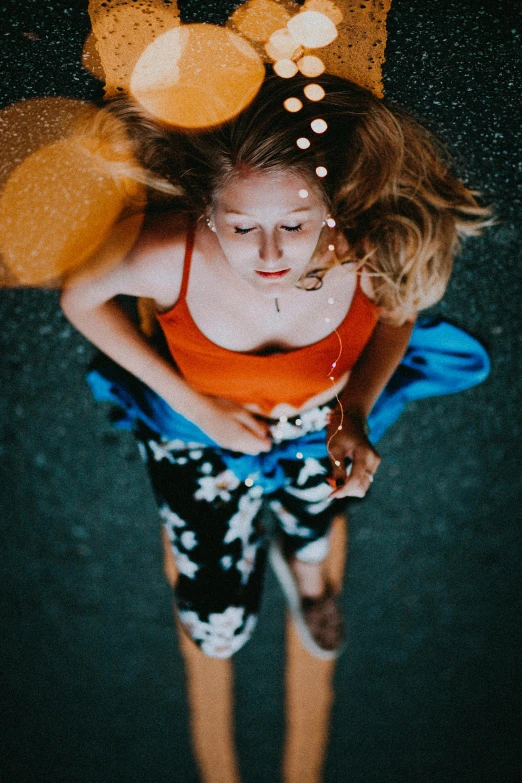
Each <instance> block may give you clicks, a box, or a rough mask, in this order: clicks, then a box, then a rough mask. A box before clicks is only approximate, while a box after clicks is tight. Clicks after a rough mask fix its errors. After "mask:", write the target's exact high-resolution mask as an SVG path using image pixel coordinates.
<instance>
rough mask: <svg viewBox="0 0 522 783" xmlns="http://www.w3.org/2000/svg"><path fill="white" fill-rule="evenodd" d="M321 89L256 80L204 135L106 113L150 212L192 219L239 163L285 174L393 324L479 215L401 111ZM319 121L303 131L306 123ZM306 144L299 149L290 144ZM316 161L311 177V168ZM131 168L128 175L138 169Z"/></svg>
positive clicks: (438, 149)
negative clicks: (314, 194)
mask: <svg viewBox="0 0 522 783" xmlns="http://www.w3.org/2000/svg"><path fill="white" fill-rule="evenodd" d="M314 82H315V83H319V84H320V85H321V86H322V87H323V89H324V91H325V96H324V98H323V99H322V100H321V101H320V102H311V101H307V100H306V99H305V98H304V99H303V107H302V109H301V110H300V111H299V112H297V113H290V112H288V111H287V110H286V109H285V108H284V105H283V104H284V101H285V99H286V98H288V97H291V96H299V97H301V98H302V97H303V88H304V87H305V86H306V84H308V83H310V80H309V79H306V78H305V77H301V76H295V77H293V78H292V79H288V80H287V79H281V78H279V77H277V76H274V75H267V77H266V79H265V81H264V84H263V86H262V88H261V90H260V91H259V93H258V95H257V96H256V98H255V99H254V101H253V102H252V103H251V104H250V106H249V107H248V108H247V109H246V110H245V111H243V112H242V113H241V114H240V115H238V116H237V117H236V118H234V119H233V120H231V121H229V122H227V123H226V124H224V125H221V126H218V127H215V128H212V129H210V130H207V131H204V132H197V133H196V132H183V131H181V130H175V129H172V128H167V127H165V126H163V125H162V124H161V123H159V122H157V121H156V120H154V119H153V118H152V117H150V116H147V115H146V114H145V113H144V112H143V110H141V109H139V108H138V107H137V106H136V105H134V104H133V103H132V102H130V101H129V100H128V99H123V100H118V99H116V100H115V101H113V102H112V104H111V105H110V106H109V109H108V111H109V112H110V114H111V115H113V116H116V117H117V118H119V120H120V121H123V123H124V125H125V127H126V128H127V132H128V134H129V137H130V140H131V143H132V145H133V149H134V153H135V156H136V157H137V159H138V161H139V167H136V166H134V167H131V168H132V169H133V171H130V172H129V176H131V177H135V178H137V179H139V180H140V181H142V182H144V183H145V184H147V185H148V186H149V202H150V204H151V208H152V209H154V208H174V209H179V210H182V211H185V212H187V213H189V214H190V215H192V216H193V217H194V218H200V217H201V216H202V215H203V214H205V213H206V212H207V210H208V209H209V208H210V207H211V206H212V203H213V200H214V199H215V197H216V194H217V193H219V190H220V188H221V187H222V186H223V185H224V184H225V183H226V182H228V181H230V179H231V178H234V177H237V176H239V175H240V174H241V173H242V172H245V171H247V170H253V171H270V172H277V171H288V170H292V171H294V172H296V173H299V174H300V175H301V176H303V177H305V178H306V179H307V181H309V182H310V183H311V184H312V185H313V186H314V187H315V188H316V189H318V190H319V192H320V193H321V194H322V197H323V199H324V202H325V204H326V205H327V207H328V209H329V211H330V213H331V214H332V216H333V217H334V218H335V220H336V223H337V227H338V229H339V230H340V231H342V232H343V234H344V236H345V237H346V240H347V243H348V247H349V250H348V252H347V253H346V254H345V255H344V256H343V257H341V258H339V259H337V260H336V262H334V263H350V262H351V263H355V264H356V267H357V269H358V270H362V269H363V268H364V269H365V270H366V272H367V273H369V275H370V276H371V279H372V282H373V289H374V299H375V301H376V303H377V304H378V305H380V306H381V307H382V308H383V310H384V311H385V312H386V313H387V316H388V318H389V320H390V321H391V322H394V323H397V324H400V323H402V322H404V321H405V320H407V319H408V318H411V317H414V315H415V313H416V312H417V311H419V310H421V309H423V308H426V307H429V306H430V305H432V304H434V303H435V302H437V301H438V300H439V299H440V298H441V297H442V296H443V294H444V291H445V289H446V286H447V283H448V280H449V277H450V274H451V271H452V264H453V258H454V256H455V254H456V253H457V251H458V249H459V246H460V242H461V239H462V238H463V237H466V236H469V235H474V234H478V233H479V232H480V230H481V229H482V228H483V227H484V226H487V225H489V224H490V223H491V222H492V221H491V219H490V210H489V209H488V208H485V207H483V206H480V204H479V203H478V201H477V195H478V194H477V192H476V191H473V190H470V189H469V188H467V187H466V186H465V185H464V184H463V182H462V181H461V180H459V179H458V178H457V176H455V174H453V173H452V171H451V169H450V165H451V164H450V159H449V155H448V153H447V151H446V150H445V148H444V147H443V145H442V144H441V143H440V142H439V141H438V140H437V139H436V137H435V136H434V135H433V134H432V133H430V132H429V131H428V130H427V129H426V128H424V127H423V126H422V125H421V124H419V123H418V122H417V121H416V120H414V119H413V118H412V117H411V116H410V115H408V114H407V113H406V112H404V111H403V110H402V109H399V108H398V107H396V106H394V105H392V104H390V103H388V102H387V101H385V100H380V99H378V98H376V97H375V96H374V95H373V94H372V93H370V92H368V91H367V90H364V89H362V88H360V87H357V86H356V85H354V84H352V83H350V82H347V81H345V80H344V79H341V78H338V77H335V76H329V75H324V76H322V77H320V78H318V79H314ZM317 118H321V119H324V120H325V121H326V123H327V126H328V127H327V130H326V132H324V133H322V134H320V135H319V134H314V133H311V132H310V123H311V121H312V120H313V119H317ZM300 136H305V137H307V138H310V139H311V142H312V143H311V145H310V147H309V148H308V149H305V150H302V149H300V148H299V147H298V146H297V145H296V140H297V139H298V138H299V137H300ZM318 166H324V167H325V168H326V169H327V172H328V174H327V176H325V177H323V178H320V177H318V176H317V174H316V168H317V167H318ZM138 171H139V173H137V172H138ZM322 250H323V246H322V241H321V239H320V241H319V245H318V248H317V251H316V253H315V255H314V258H313V259H312V260H311V264H310V268H309V270H308V272H307V274H306V275H305V277H304V279H303V281H302V284H303V287H305V288H315V287H317V285H320V284H321V280H322V276H324V274H325V273H326V272H327V271H328V267H324V266H320V265H319V266H318V264H317V258H318V257H320V255H321V251H322Z"/></svg>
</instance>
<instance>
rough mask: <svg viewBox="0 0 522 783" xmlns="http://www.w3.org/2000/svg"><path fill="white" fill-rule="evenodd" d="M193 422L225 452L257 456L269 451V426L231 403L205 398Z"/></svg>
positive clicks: (270, 446) (270, 443)
mask: <svg viewBox="0 0 522 783" xmlns="http://www.w3.org/2000/svg"><path fill="white" fill-rule="evenodd" d="M194 421H195V423H196V424H197V425H198V427H201V429H202V430H203V431H204V432H206V433H207V435H210V437H211V438H212V440H215V441H216V443H217V444H219V446H221V447H222V448H224V449H229V450H230V451H240V452H242V453H243V454H259V453H260V452H262V451H270V449H271V448H272V438H271V436H270V431H269V429H268V424H267V423H266V422H264V421H259V420H258V419H256V418H255V416H254V415H253V414H252V413H250V411H248V410H246V409H245V408H242V407H241V406H240V405H237V404H236V403H234V402H230V400H225V399H223V398H221V397H206V398H205V404H204V409H203V412H202V413H201V414H200V415H198V416H197V417H194Z"/></svg>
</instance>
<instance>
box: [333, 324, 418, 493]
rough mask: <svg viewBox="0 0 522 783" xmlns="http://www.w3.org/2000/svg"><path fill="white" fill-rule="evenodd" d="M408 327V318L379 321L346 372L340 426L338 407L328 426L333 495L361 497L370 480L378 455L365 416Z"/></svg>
mask: <svg viewBox="0 0 522 783" xmlns="http://www.w3.org/2000/svg"><path fill="white" fill-rule="evenodd" d="M412 329H413V322H412V321H406V323H404V324H403V325H402V326H392V325H390V324H388V323H385V322H384V321H379V323H378V324H377V326H376V327H375V329H374V331H373V334H372V336H371V337H370V340H369V341H368V343H367V345H366V347H365V349H364V351H363V352H362V354H361V356H360V357H359V359H358V361H357V363H356V365H355V366H354V368H353V370H352V372H351V374H350V378H349V380H348V383H347V384H346V386H345V388H344V390H343V392H342V394H341V396H340V403H341V406H340V407H341V408H342V410H343V423H342V430H339V429H338V427H339V426H340V425H341V413H340V410H338V409H336V411H334V415H333V416H332V420H331V422H330V425H329V427H328V438H331V441H330V447H329V451H330V454H331V456H332V458H333V459H332V462H333V468H332V475H333V480H334V481H335V483H336V485H339V488H338V489H337V490H336V491H335V492H334V493H333V496H334V497H347V496H353V497H363V496H364V495H365V494H366V492H367V490H368V488H369V486H370V484H371V482H372V480H373V474H374V473H375V471H376V470H377V468H378V466H379V462H380V457H379V455H378V453H377V451H376V450H375V448H374V447H373V446H372V444H371V443H370V441H369V440H368V432H367V425H366V419H367V417H368V415H369V413H370V411H371V409H372V407H373V405H374V403H375V401H376V400H377V398H378V397H379V395H380V393H381V392H382V390H383V389H384V387H385V386H386V384H387V383H388V381H389V379H390V378H391V376H392V375H393V373H394V372H395V370H396V368H397V366H398V365H399V363H400V361H401V359H402V357H403V356H404V353H405V351H406V348H407V346H408V343H409V340H410V335H411V332H412ZM346 458H348V459H350V460H351V461H352V465H351V471H350V474H349V476H348V477H347V474H346V471H345V468H344V464H345V459H346ZM336 461H337V462H339V463H340V465H336V464H335V462H336Z"/></svg>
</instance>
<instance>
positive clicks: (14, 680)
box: [0, 0, 522, 783]
mask: <svg viewBox="0 0 522 783" xmlns="http://www.w3.org/2000/svg"><path fill="white" fill-rule="evenodd" d="M236 5H237V4H236ZM85 6H86V3H82V2H73V3H71V2H69V3H67V2H58V0H57V1H56V2H48V0H43V2H36V0H29V1H26V2H25V3H23V4H20V3H12V2H11V3H7V4H4V5H2V6H1V7H0V29H1V30H2V37H3V39H4V43H5V46H4V49H3V53H2V54H1V55H0V67H1V71H2V78H1V86H0V97H1V99H2V103H3V105H7V104H9V103H11V102H14V101H17V100H21V99H27V98H30V97H36V96H42V95H64V96H69V97H75V98H90V99H94V98H97V97H99V95H100V86H99V84H98V83H97V82H96V80H95V79H94V78H93V77H91V76H89V75H88V74H87V73H86V72H85V71H83V70H82V68H81V65H80V53H81V48H82V44H83V41H84V39H85V36H86V34H87V32H88V29H89V24H88V18H87V15H86V11H85ZM180 7H181V8H182V12H183V15H184V19H185V21H189V20H191V19H199V20H205V21H214V22H221V21H223V19H224V18H226V16H227V14H228V13H229V12H230V10H232V9H233V8H234V3H218V2H214V3H210V2H209V3H205V2H196V0H193V2H190V3H189V2H185V3H182V2H181V0H180ZM521 21H522V9H521V7H520V6H519V5H517V4H516V3H512V2H507V1H505V0H503V1H502V2H500V1H498V2H481V1H480V0H460V2H454V1H453V2H451V1H450V0H438V1H437V2H428V0H394V2H393V6H392V10H391V12H390V14H389V19H388V46H387V62H386V64H385V67H384V84H385V93H386V96H387V97H388V98H390V99H392V100H394V101H397V102H398V103H399V104H401V105H403V106H404V107H406V108H407V109H409V110H410V111H412V112H413V113H414V114H415V115H416V116H419V117H420V118H422V119H423V120H424V121H425V122H426V124H427V125H428V126H429V127H430V128H431V129H432V130H434V131H435V132H437V133H438V134H439V135H440V136H441V138H442V139H443V140H444V141H445V142H446V143H447V145H448V146H449V148H450V150H451V151H452V153H453V155H454V156H455V159H456V165H457V167H458V169H459V171H460V172H461V174H462V175H463V176H464V177H465V179H466V181H467V182H469V183H471V184H472V185H473V186H474V187H476V188H478V189H480V190H481V191H482V193H483V194H484V199H485V201H486V202H487V203H491V204H492V205H493V206H494V209H495V212H496V215H497V218H498V220H497V224H496V225H495V226H494V227H492V228H491V229H489V230H488V231H487V232H486V233H485V234H484V235H483V236H482V237H480V238H478V239H473V240H470V241H469V242H468V243H466V245H465V247H464V249H463V251H462V253H461V254H460V256H459V257H458V259H457V262H456V266H455V273H454V276H453V278H452V281H451V283H450V286H449V289H448V292H447V294H446V296H445V298H444V300H443V301H442V302H441V303H440V304H439V305H437V306H436V307H435V308H434V310H433V312H434V313H435V314H438V315H442V316H443V317H445V318H447V319H449V320H450V321H452V322H453V323H456V324H457V325H459V326H461V327H463V328H465V329H467V330H469V331H470V332H471V333H472V334H473V335H474V336H476V337H477V338H478V339H479V340H481V341H482V342H483V343H484V344H485V345H486V346H487V348H488V350H489V352H490V356H491V362H492V370H491V375H490V377H489V378H488V380H487V381H486V382H484V383H483V384H482V385H480V386H479V387H476V388H474V389H471V390H469V391H466V392H463V393H461V394H458V395H454V396H448V397H444V398H442V397H441V398H437V399H430V400H423V401H420V402H416V403H413V404H411V405H410V406H409V408H408V409H407V411H406V412H405V413H404V415H403V417H402V419H401V420H400V421H399V422H398V423H397V424H396V425H395V426H394V427H393V428H392V429H391V430H390V431H389V432H388V433H387V434H386V436H385V437H384V439H383V441H382V443H381V444H380V451H381V454H382V457H383V463H382V466H381V468H380V472H379V477H378V481H377V480H376V481H375V484H374V485H373V487H372V489H371V492H370V494H369V497H368V498H367V499H366V500H364V501H363V502H358V501H355V502H353V503H352V504H351V506H350V544H349V547H350V555H349V564H348V570H347V576H346V585H345V592H344V597H343V602H344V603H343V605H344V608H345V612H346V616H347V619H348V628H349V646H348V650H347V652H346V653H345V654H344V655H343V657H342V658H341V660H340V661H339V664H338V666H337V671H336V676H335V694H336V695H335V704H334V708H333V717H332V726H331V734H330V745H329V750H328V757H327V761H326V767H325V781H326V783H345V781H350V783H399V782H400V783H450V782H451V783H468V782H470V783H471V782H472V783H515V781H518V780H520V775H521V767H520V758H519V755H520V747H521V739H522V737H521V736H520V734H521V733H520V726H521V714H520V712H521V711H520V685H521V678H520V648H521V629H520V615H521V606H520V603H521V601H520V595H521V593H520V581H521V580H520V570H521V569H520V560H521V532H520V529H521V521H522V511H521V508H522V493H521V470H520V457H521V452H520V437H521V434H522V433H521V430H522V428H521V424H522V421H521V419H522V417H521V404H520V364H521V362H520V357H521V352H520V342H521V338H520V302H521V293H522V292H521V272H520V268H521V266H520V265H521V262H522V258H521V251H520V247H521V231H520V213H521V208H520V207H521V198H522V178H521V176H520V174H521V166H522V164H521V160H522V154H521V153H522V144H521V141H522V131H521V127H522V117H521V111H520V95H521V73H522V69H521V54H520V53H521V50H522V40H521V35H522V25H521ZM0 314H1V323H2V328H1V334H0V342H1V359H0V379H1V380H0V411H1V421H0V467H1V473H0V497H1V505H0V507H1V509H2V510H1V521H0V535H1V565H0V568H1V582H0V584H1V594H2V599H1V606H0V612H1V620H0V623H1V656H2V662H1V675H0V677H1V679H0V683H1V686H2V691H3V693H2V709H1V711H0V714H1V717H0V725H1V730H2V744H3V752H2V758H1V760H0V764H1V769H2V781H4V783H40V781H44V780H45V781H52V783H55V782H56V783H58V782H59V783H123V781H126V783H127V782H128V781H133V782H134V781H135V782H136V783H167V782H168V783H178V781H179V783H181V782H183V783H185V782H187V783H190V781H195V780H196V779H197V777H196V771H195V765H194V760H193V757H192V755H191V750H190V739H189V732H188V725H187V706H186V699H185V694H184V688H183V682H184V678H183V669H182V665H181V658H180V654H179V652H178V650H177V645H176V638H175V631H174V628H173V626H172V615H171V606H170V596H169V591H168V588H167V586H166V584H165V582H164V579H163V576H162V573H161V553H160V543H159V538H158V519H157V514H156V509H155V505H154V502H153V498H152V493H151V490H150V488H149V486H148V484H147V479H146V476H145V472H144V468H143V466H142V464H141V462H140V460H139V456H138V452H137V449H136V447H135V444H134V442H133V439H132V437H131V436H130V435H129V434H128V433H124V432H115V431H114V430H112V429H111V427H110V424H109V422H108V419H107V411H106V408H105V407H104V406H100V405H96V404H95V403H94V402H93V401H92V399H91V397H90V393H89V390H88V388H87V385H86V383H85V380H84V375H85V370H86V367H87V365H88V362H89V358H90V356H91V355H92V349H91V347H90V345H89V344H88V343H87V341H86V340H85V339H84V338H83V337H81V336H80V335H79V334H78V333H77V332H76V331H75V330H74V329H73V327H72V326H70V325H69V324H68V322H67V321H66V319H65V318H64V316H63V315H62V313H61V311H60V309H59V305H58V295H57V293H56V292H55V291H45V290H6V291H0ZM282 632H283V599H282V597H281V595H280V592H279V590H278V588H277V585H276V584H275V582H274V579H273V577H272V576H269V579H268V582H267V590H266V596H265V601H264V606H263V613H262V617H261V622H260V626H259V629H258V630H257V631H256V635H255V638H254V640H253V641H252V642H251V643H250V644H249V645H247V647H245V649H244V650H242V651H241V652H240V653H239V654H238V656H237V664H236V668H237V675H236V676H237V735H238V745H239V754H240V758H241V768H242V770H243V780H244V783H261V782H263V783H267V782H268V783H272V781H274V782H275V781H277V780H278V774H277V769H278V766H279V758H280V753H281V743H282V739H281V732H282V725H283V717H282V708H283V691H282V672H283V667H284V652H283V644H282Z"/></svg>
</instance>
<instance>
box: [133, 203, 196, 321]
mask: <svg viewBox="0 0 522 783" xmlns="http://www.w3.org/2000/svg"><path fill="white" fill-rule="evenodd" d="M186 239H187V222H186V219H185V218H184V217H183V216H180V215H178V214H171V213H160V214H155V215H151V216H148V217H147V218H146V221H145V224H144V226H143V229H142V232H141V234H140V237H139V239H138V241H137V242H136V244H135V246H134V248H133V249H132V251H131V253H130V254H129V255H128V256H127V258H126V259H125V262H124V265H125V272H126V274H125V276H126V277H127V279H128V282H129V284H130V287H131V288H132V289H133V290H132V291H128V293H131V294H133V295H135V296H144V297H148V298H150V299H154V300H155V301H156V303H157V304H158V306H159V307H164V306H168V305H169V304H170V303H172V302H175V301H176V300H177V298H178V296H179V290H180V287H181V279H182V275H183V259H184V256H185V246H186Z"/></svg>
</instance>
